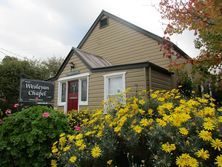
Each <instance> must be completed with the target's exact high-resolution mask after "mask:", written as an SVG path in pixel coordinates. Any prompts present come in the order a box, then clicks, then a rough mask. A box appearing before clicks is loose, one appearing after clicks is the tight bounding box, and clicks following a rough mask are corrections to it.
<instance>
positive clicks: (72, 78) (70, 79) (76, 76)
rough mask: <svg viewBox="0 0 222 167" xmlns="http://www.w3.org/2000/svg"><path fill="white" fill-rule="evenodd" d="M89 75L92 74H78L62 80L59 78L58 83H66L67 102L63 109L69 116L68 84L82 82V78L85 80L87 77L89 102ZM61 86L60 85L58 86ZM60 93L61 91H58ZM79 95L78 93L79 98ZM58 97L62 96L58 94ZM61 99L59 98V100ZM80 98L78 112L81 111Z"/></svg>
mask: <svg viewBox="0 0 222 167" xmlns="http://www.w3.org/2000/svg"><path fill="white" fill-rule="evenodd" d="M89 75H90V73H82V74H77V75H73V76H67V77H62V78H59V79H58V80H57V81H58V82H66V102H65V103H64V105H63V107H64V113H65V114H67V111H68V82H69V81H72V80H80V79H81V78H84V77H86V78H87V84H88V85H87V100H88V95H89V89H88V88H89ZM58 85H59V84H58ZM78 91H79V89H78ZM58 92H60V91H58ZM79 93H80V92H78V96H79ZM58 96H60V95H59V94H58ZM58 99H59V98H58ZM79 99H80V98H79V97H78V111H79V101H80V100H79ZM58 106H61V105H58Z"/></svg>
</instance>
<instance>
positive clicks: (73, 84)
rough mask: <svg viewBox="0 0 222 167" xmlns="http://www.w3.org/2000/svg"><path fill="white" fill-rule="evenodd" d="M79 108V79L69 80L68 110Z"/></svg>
mask: <svg viewBox="0 0 222 167" xmlns="http://www.w3.org/2000/svg"><path fill="white" fill-rule="evenodd" d="M71 110H78V80H75V81H69V82H68V111H71Z"/></svg>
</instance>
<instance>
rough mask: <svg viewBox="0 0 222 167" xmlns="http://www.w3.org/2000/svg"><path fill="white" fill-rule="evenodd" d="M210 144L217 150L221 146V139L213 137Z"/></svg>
mask: <svg viewBox="0 0 222 167" xmlns="http://www.w3.org/2000/svg"><path fill="white" fill-rule="evenodd" d="M211 146H212V147H213V148H214V149H215V150H216V149H217V150H219V151H220V149H221V148H222V141H221V140H220V139H215V140H212V141H211Z"/></svg>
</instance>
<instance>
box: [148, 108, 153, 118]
mask: <svg viewBox="0 0 222 167" xmlns="http://www.w3.org/2000/svg"><path fill="white" fill-rule="evenodd" d="M148 114H149V115H151V116H152V115H153V110H152V109H151V108H150V109H149V110H148Z"/></svg>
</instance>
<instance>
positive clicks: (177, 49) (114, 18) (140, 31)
mask: <svg viewBox="0 0 222 167" xmlns="http://www.w3.org/2000/svg"><path fill="white" fill-rule="evenodd" d="M103 16H106V17H109V18H111V19H113V20H115V21H118V22H120V23H122V24H124V25H125V26H127V27H130V28H132V29H134V30H135V31H137V32H139V33H142V34H143V35H145V36H147V37H150V38H152V39H154V40H156V41H157V42H158V43H163V41H164V39H163V38H161V37H160V36H158V35H156V34H153V33H151V32H149V31H147V30H144V29H142V28H141V27H138V26H136V25H135V24H132V23H130V22H128V21H126V20H124V19H122V18H120V17H117V16H115V15H113V14H111V13H108V12H106V11H104V10H102V12H101V13H100V15H99V16H98V17H97V19H96V20H95V22H94V23H93V25H92V26H91V27H90V29H89V31H88V32H87V33H86V35H85V36H84V37H83V39H82V41H81V42H80V43H79V45H78V47H77V48H79V49H81V48H82V46H83V44H84V43H85V41H86V40H87V39H88V37H89V36H90V34H91V32H92V31H93V30H94V29H95V27H96V25H97V24H98V23H99V21H100V19H101V18H102V17H103ZM169 42H170V45H171V46H172V47H173V49H174V50H175V51H177V52H178V53H179V54H180V55H181V56H183V57H184V58H185V59H191V57H189V56H188V55H187V54H186V53H185V52H184V51H183V50H181V49H180V48H179V47H178V46H176V45H175V44H174V43H173V42H171V41H169Z"/></svg>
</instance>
